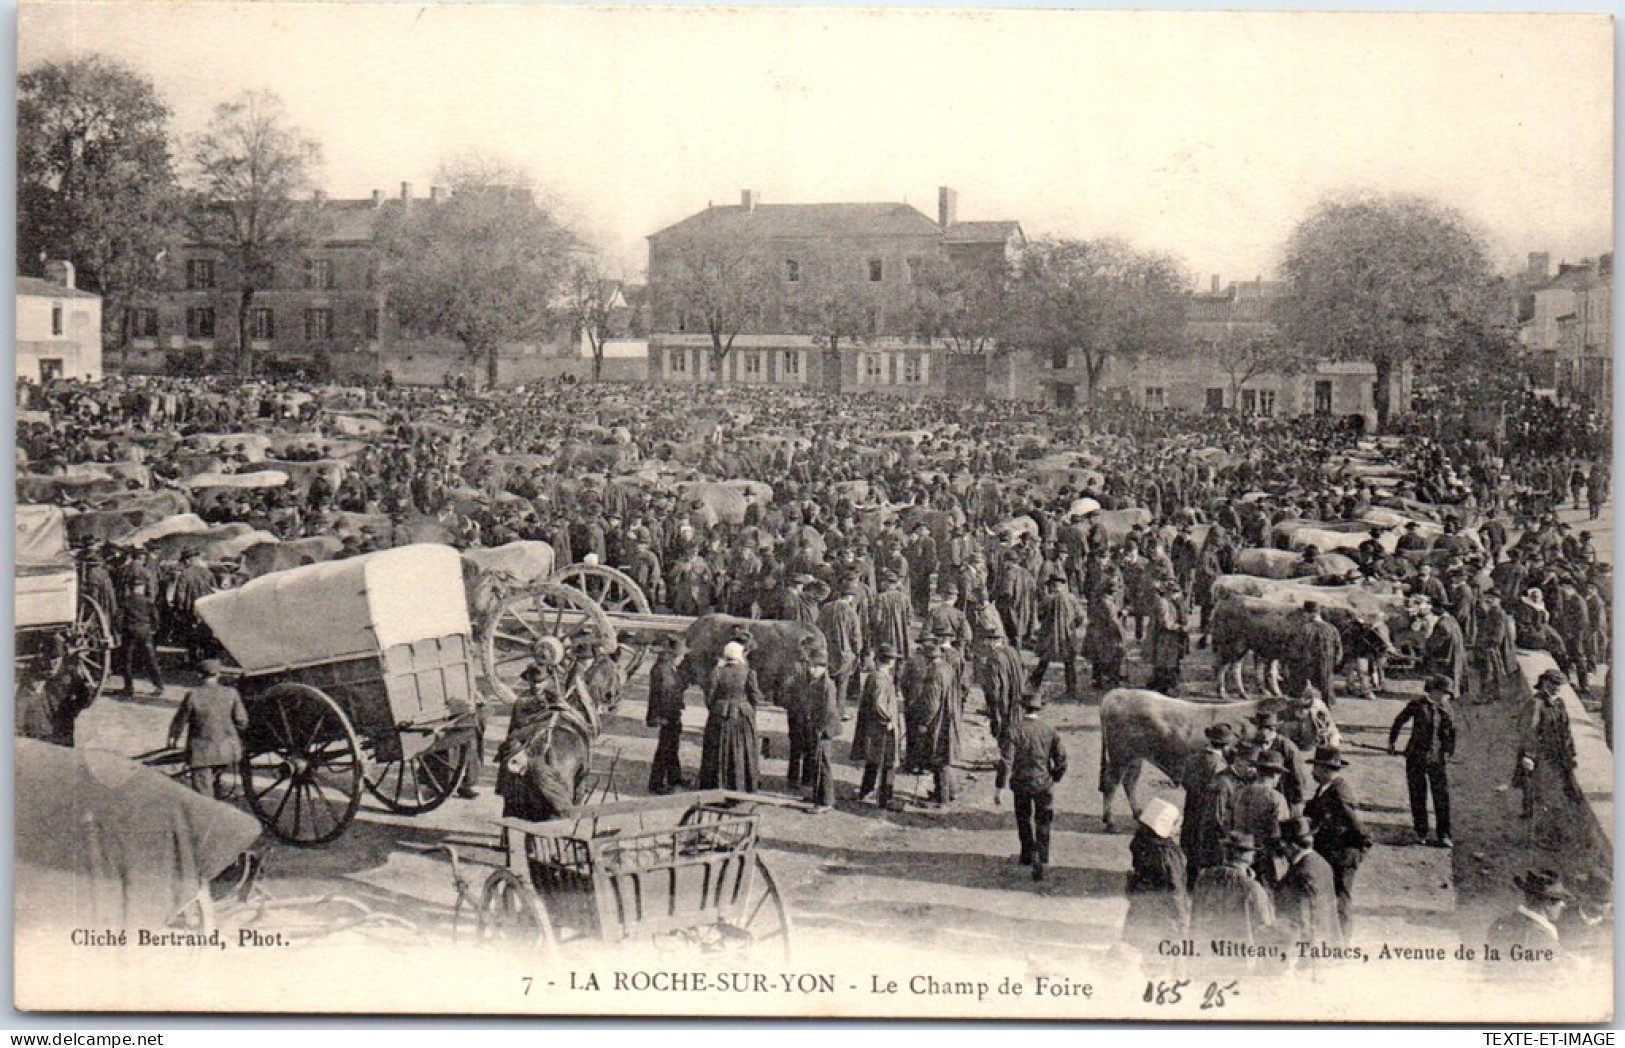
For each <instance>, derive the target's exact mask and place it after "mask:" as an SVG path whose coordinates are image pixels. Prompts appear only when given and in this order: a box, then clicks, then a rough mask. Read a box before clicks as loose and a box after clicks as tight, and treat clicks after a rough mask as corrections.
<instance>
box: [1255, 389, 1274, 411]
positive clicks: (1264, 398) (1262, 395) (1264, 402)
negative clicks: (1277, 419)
mask: <svg viewBox="0 0 1625 1048" xmlns="http://www.w3.org/2000/svg"><path fill="white" fill-rule="evenodd" d="M1258 413H1259V414H1260V415H1274V414H1275V390H1273V389H1261V390H1259V391H1258Z"/></svg>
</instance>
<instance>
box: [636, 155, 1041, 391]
mask: <svg viewBox="0 0 1625 1048" xmlns="http://www.w3.org/2000/svg"><path fill="white" fill-rule="evenodd" d="M937 205H938V206H937V220H936V221H935V222H933V221H932V220H931V219H930V218H929V217H927V216H926V215H925V214H923V213H922V212H920V211H919V210H917V209H916V208H914V207H912V206H910V205H908V204H903V203H857V204H765V203H762V202H761V200H760V199H759V198H758V196H757V194H756V193H755V192H754V191H751V190H746V191H745V192H744V193H743V194H742V195H741V200H740V203H739V204H737V205H723V206H710V207H707V208H706V209H705V210H704V211H701V212H699V213H698V214H695V215H692V216H690V217H688V218H686V219H684V220H683V221H681V222H678V223H677V224H675V225H673V226H668V227H667V228H665V229H662V230H660V231H659V232H657V233H655V234H653V235H652V236H650V237H649V296H650V308H649V314H650V328H651V331H650V338H649V372H648V374H649V378H650V380H651V381H654V382H662V383H684V382H724V383H737V384H740V385H768V386H781V387H792V388H808V389H818V390H825V391H861V392H889V393H905V394H916V395H933V394H934V395H948V394H951V393H954V392H956V391H957V387H958V386H959V385H961V384H963V382H964V381H965V380H964V379H963V377H962V376H964V375H965V374H968V373H969V372H970V371H973V370H976V369H974V368H967V367H966V366H965V363H966V362H964V361H962V360H956V359H955V356H954V354H953V353H952V352H951V351H950V347H949V345H948V344H946V343H945V342H944V341H943V340H942V339H939V338H934V337H931V336H929V335H922V334H920V329H921V320H920V311H919V301H920V295H921V294H922V291H923V290H924V286H925V282H926V281H927V280H928V279H930V275H931V274H932V273H933V272H935V271H937V267H940V266H942V265H944V264H954V265H959V266H965V267H970V268H973V269H974V268H976V267H999V266H1007V265H1008V264H1009V262H1010V261H1011V259H1012V257H1013V255H1014V253H1015V252H1017V251H1019V249H1020V247H1021V244H1022V243H1023V239H1022V233H1021V227H1020V226H1019V225H1018V224H1017V223H1015V222H1008V221H1007V222H961V221H959V218H958V200H957V196H956V194H955V193H954V191H953V190H952V189H949V188H947V187H943V188H942V189H940V190H939V191H938V199H937ZM718 341H721V342H723V343H724V345H725V346H727V347H728V348H727V349H726V351H725V352H724V353H723V354H720V355H719V354H718V353H716V352H715V348H716V344H717V342H718Z"/></svg>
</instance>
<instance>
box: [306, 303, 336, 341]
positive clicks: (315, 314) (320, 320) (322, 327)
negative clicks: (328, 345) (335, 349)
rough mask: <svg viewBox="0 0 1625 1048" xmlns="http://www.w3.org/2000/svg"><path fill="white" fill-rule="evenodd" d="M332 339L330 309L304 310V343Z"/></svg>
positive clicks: (331, 312)
mask: <svg viewBox="0 0 1625 1048" xmlns="http://www.w3.org/2000/svg"><path fill="white" fill-rule="evenodd" d="M332 337H333V311H332V310H331V309H307V310H305V341H306V342H319V341H321V340H322V339H326V338H332Z"/></svg>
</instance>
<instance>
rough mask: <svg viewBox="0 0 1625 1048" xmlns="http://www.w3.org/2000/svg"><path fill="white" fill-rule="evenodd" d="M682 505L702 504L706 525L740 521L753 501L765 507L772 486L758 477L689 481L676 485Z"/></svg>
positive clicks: (737, 522)
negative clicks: (756, 478)
mask: <svg viewBox="0 0 1625 1048" xmlns="http://www.w3.org/2000/svg"><path fill="white" fill-rule="evenodd" d="M677 493H678V495H679V497H680V498H682V500H683V501H684V503H685V504H688V505H691V504H693V503H695V502H698V503H700V504H701V510H700V512H702V513H704V514H705V520H706V523H707V524H710V525H713V526H714V525H716V524H718V523H726V524H743V523H744V522H745V510H746V509H747V508H748V507H749V506H750V505H751V504H752V503H755V504H757V505H761V506H765V505H767V504H768V503H770V502H772V501H773V489H772V487H770V486H769V485H767V484H763V483H762V482H761V481H759V480H689V481H684V482H682V483H681V484H678V485H677Z"/></svg>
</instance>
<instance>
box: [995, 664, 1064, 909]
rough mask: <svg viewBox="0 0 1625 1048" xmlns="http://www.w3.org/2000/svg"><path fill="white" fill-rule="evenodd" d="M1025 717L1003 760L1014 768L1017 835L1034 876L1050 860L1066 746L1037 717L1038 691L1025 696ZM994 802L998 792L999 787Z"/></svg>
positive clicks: (1004, 748)
mask: <svg viewBox="0 0 1625 1048" xmlns="http://www.w3.org/2000/svg"><path fill="white" fill-rule="evenodd" d="M1021 706H1022V710H1023V715H1022V718H1021V719H1020V720H1019V721H1017V722H1016V723H1015V724H1012V725H1011V726H1010V731H1009V732H1008V733H1007V734H1006V735H1005V739H1004V744H1003V745H1002V746H1000V748H999V757H1000V760H1002V761H1003V762H1004V766H1005V767H1007V768H1009V769H1010V793H1011V796H1012V798H1013V800H1014V804H1015V813H1016V837H1017V839H1018V840H1020V842H1021V855H1020V857H1019V861H1020V862H1021V864H1022V865H1023V866H1031V867H1032V869H1033V880H1035V881H1041V880H1043V879H1044V867H1045V866H1046V865H1047V864H1048V863H1049V838H1050V823H1052V822H1053V821H1054V820H1055V787H1056V785H1057V784H1058V783H1059V782H1060V781H1061V780H1062V779H1063V778H1065V777H1066V746H1065V745H1064V744H1063V743H1062V742H1061V736H1060V735H1059V734H1058V733H1057V732H1056V731H1055V729H1054V728H1053V727H1051V726H1050V725H1049V724H1047V723H1045V722H1044V720H1043V718H1041V717H1040V716H1039V712H1040V711H1041V710H1042V709H1043V708H1044V697H1043V695H1042V694H1040V693H1039V692H1038V691H1037V690H1036V689H1033V690H1029V691H1028V692H1027V694H1026V695H1025V696H1023V697H1022V700H1021ZM993 799H994V803H998V801H999V799H1000V798H999V796H998V793H997V792H996V791H995V793H994V798H993Z"/></svg>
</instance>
